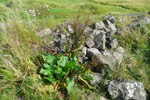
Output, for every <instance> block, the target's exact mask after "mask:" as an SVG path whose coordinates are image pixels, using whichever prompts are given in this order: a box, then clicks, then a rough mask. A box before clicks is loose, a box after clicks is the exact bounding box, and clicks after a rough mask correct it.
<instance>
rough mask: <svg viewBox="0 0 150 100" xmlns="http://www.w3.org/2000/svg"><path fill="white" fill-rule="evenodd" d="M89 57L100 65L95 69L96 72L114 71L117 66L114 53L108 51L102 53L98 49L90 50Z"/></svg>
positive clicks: (88, 51)
mask: <svg viewBox="0 0 150 100" xmlns="http://www.w3.org/2000/svg"><path fill="white" fill-rule="evenodd" d="M87 57H89V58H92V60H93V61H97V63H98V65H97V66H96V67H95V68H94V69H95V71H97V72H101V71H102V69H104V70H105V69H108V68H109V69H111V70H114V68H115V65H116V63H117V62H116V61H117V60H116V59H115V58H114V57H113V55H112V53H111V52H110V51H108V50H105V51H104V52H102V53H101V52H100V51H99V50H98V49H96V48H89V49H88V50H87Z"/></svg>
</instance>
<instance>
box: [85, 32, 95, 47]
mask: <svg viewBox="0 0 150 100" xmlns="http://www.w3.org/2000/svg"><path fill="white" fill-rule="evenodd" d="M93 39H94V37H93V36H92V35H91V36H89V38H88V39H87V40H86V42H85V44H86V45H87V46H88V47H89V48H92V47H94V45H95V43H94V40H93Z"/></svg>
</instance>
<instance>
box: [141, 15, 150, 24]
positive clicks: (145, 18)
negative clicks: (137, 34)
mask: <svg viewBox="0 0 150 100" xmlns="http://www.w3.org/2000/svg"><path fill="white" fill-rule="evenodd" d="M140 22H141V23H142V24H145V25H148V24H150V18H148V17H144V18H142V19H141V21H140Z"/></svg>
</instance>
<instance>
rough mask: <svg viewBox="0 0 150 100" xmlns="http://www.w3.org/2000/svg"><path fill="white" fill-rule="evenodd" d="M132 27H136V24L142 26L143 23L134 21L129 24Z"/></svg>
mask: <svg viewBox="0 0 150 100" xmlns="http://www.w3.org/2000/svg"><path fill="white" fill-rule="evenodd" d="M128 26H129V27H130V28H135V27H136V26H141V24H140V23H139V22H133V23H131V24H129V25H128Z"/></svg>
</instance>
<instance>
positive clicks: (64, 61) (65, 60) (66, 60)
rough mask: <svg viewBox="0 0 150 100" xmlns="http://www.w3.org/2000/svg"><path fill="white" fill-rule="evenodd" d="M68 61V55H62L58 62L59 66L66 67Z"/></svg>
mask: <svg viewBox="0 0 150 100" xmlns="http://www.w3.org/2000/svg"><path fill="white" fill-rule="evenodd" d="M67 62H68V57H67V56H62V57H61V58H60V60H59V61H58V62H57V63H58V65H59V66H62V67H65V66H66V63H67Z"/></svg>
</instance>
